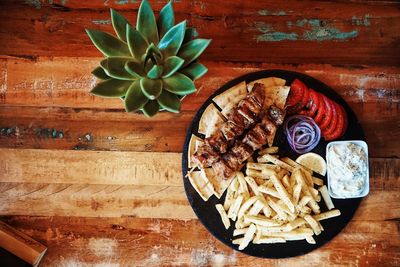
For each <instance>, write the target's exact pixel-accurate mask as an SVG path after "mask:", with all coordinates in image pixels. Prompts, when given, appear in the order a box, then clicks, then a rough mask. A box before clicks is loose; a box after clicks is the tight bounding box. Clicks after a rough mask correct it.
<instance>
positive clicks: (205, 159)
mask: <svg viewBox="0 0 400 267" xmlns="http://www.w3.org/2000/svg"><path fill="white" fill-rule="evenodd" d="M219 158H220V156H219V154H218V153H217V152H216V151H215V150H214V149H213V148H212V147H211V146H210V145H208V144H204V145H202V146H201V147H199V149H198V150H197V151H196V153H195V154H194V155H193V156H192V159H193V161H194V162H195V164H196V165H199V166H201V167H203V168H205V167H209V166H211V165H212V164H213V163H214V162H216V161H218V160H219Z"/></svg>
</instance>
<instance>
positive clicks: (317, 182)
mask: <svg viewBox="0 0 400 267" xmlns="http://www.w3.org/2000/svg"><path fill="white" fill-rule="evenodd" d="M312 180H313V183H314V184H316V185H319V186H323V185H324V181H323V180H322V179H320V178H317V177H314V176H313V177H312Z"/></svg>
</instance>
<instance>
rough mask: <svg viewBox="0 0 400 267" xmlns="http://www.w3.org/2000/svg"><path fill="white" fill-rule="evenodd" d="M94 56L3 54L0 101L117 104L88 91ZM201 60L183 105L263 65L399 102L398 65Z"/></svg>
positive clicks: (353, 94)
mask: <svg viewBox="0 0 400 267" xmlns="http://www.w3.org/2000/svg"><path fill="white" fill-rule="evenodd" d="M99 60H100V59H99V58H95V59H93V58H65V57H62V58H58V57H56V58H47V57H40V58H37V59H36V60H26V59H25V60H24V59H18V58H3V59H1V60H0V62H1V64H0V75H1V76H0V81H3V86H2V90H1V91H0V104H7V105H22V106H46V107H57V106H61V107H74V108H107V109H123V105H122V103H121V101H120V100H119V99H104V98H99V97H94V96H92V95H90V94H89V92H90V89H91V88H92V87H93V86H94V84H95V83H96V79H95V78H94V77H93V76H92V75H91V73H90V72H91V70H92V69H93V68H94V67H95V66H96V64H98V62H99ZM204 64H205V65H206V66H207V67H208V68H209V72H208V73H207V75H206V76H204V77H203V78H201V79H200V80H198V81H196V85H197V88H198V92H197V93H195V94H193V95H190V96H188V97H187V98H186V99H185V101H184V102H183V107H182V109H183V110H191V111H193V110H197V109H198V108H199V106H200V105H201V104H202V103H203V102H204V100H205V99H206V98H207V97H208V96H209V95H210V94H211V93H212V92H214V91H215V90H217V89H218V88H219V87H220V86H222V85H223V84H225V83H226V82H228V81H230V80H232V79H234V78H237V77H239V76H242V75H244V74H247V73H250V72H255V71H259V70H263V69H287V70H292V71H298V72H304V73H306V74H309V75H311V76H313V77H315V78H317V79H320V80H321V81H322V82H324V83H326V84H327V85H329V86H331V87H332V88H333V89H335V90H336V91H337V92H338V93H339V94H341V95H342V96H343V97H344V98H345V99H346V100H347V101H348V102H349V103H350V104H352V103H358V102H363V103H365V104H368V103H378V104H385V103H386V105H388V104H389V103H390V104H391V106H392V109H395V108H397V110H398V108H399V105H400V104H399V102H400V92H399V90H398V88H399V87H400V74H399V73H400V68H395V67H369V66H360V67H357V68H348V67H343V66H332V65H309V64H300V65H278V64H241V63H237V64H233V63H224V62H204ZM27 99H29V101H26V100H27ZM381 102H383V103H381ZM378 104H377V105H378ZM385 107H386V106H385ZM387 109H388V110H390V108H387Z"/></svg>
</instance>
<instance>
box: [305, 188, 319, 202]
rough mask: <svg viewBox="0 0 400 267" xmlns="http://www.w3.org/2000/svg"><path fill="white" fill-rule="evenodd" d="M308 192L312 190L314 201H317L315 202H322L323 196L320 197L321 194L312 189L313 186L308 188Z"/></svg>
mask: <svg viewBox="0 0 400 267" xmlns="http://www.w3.org/2000/svg"><path fill="white" fill-rule="evenodd" d="M308 190H310V193H311V195H312V197H313V199H315V201H317V202H320V201H321V196H320V195H319V192H318V190H317V189H315V188H314V187H312V186H309V187H308Z"/></svg>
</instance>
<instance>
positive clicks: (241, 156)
mask: <svg viewBox="0 0 400 267" xmlns="http://www.w3.org/2000/svg"><path fill="white" fill-rule="evenodd" d="M231 152H232V153H233V154H234V155H235V157H237V159H238V160H239V161H240V162H241V163H243V162H244V161H245V160H246V159H248V158H249V157H251V155H252V154H253V150H252V149H251V147H250V146H248V145H246V144H244V143H240V142H238V143H236V144H235V145H234V146H233V147H232V150H231Z"/></svg>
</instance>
